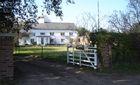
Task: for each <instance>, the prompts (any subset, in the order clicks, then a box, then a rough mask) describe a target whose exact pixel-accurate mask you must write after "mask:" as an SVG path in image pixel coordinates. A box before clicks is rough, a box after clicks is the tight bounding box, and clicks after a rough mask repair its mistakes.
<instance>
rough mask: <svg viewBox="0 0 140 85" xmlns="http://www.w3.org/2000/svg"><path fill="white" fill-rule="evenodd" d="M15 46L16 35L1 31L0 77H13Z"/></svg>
mask: <svg viewBox="0 0 140 85" xmlns="http://www.w3.org/2000/svg"><path fill="white" fill-rule="evenodd" d="M13 48H14V35H13V34H9V33H0V79H3V78H8V79H13V74H14V64H13V63H14V61H13Z"/></svg>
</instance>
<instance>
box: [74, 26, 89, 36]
mask: <svg viewBox="0 0 140 85" xmlns="http://www.w3.org/2000/svg"><path fill="white" fill-rule="evenodd" d="M76 30H77V31H78V35H79V36H86V34H87V33H89V31H88V30H87V29H86V28H84V27H80V28H78V29H76Z"/></svg>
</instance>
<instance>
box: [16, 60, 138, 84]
mask: <svg viewBox="0 0 140 85" xmlns="http://www.w3.org/2000/svg"><path fill="white" fill-rule="evenodd" d="M15 65H16V67H17V69H18V70H19V72H18V73H20V75H19V74H16V75H17V76H18V77H17V78H16V80H17V82H16V85H140V75H122V74H121V75H120V74H103V73H97V72H92V71H84V70H82V68H80V67H74V66H72V65H66V64H62V63H57V62H51V61H44V60H35V61H17V62H16V63H15Z"/></svg>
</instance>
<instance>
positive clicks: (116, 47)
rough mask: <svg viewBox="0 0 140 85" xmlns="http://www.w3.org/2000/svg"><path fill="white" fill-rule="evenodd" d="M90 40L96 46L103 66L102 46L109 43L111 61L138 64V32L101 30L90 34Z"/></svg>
mask: <svg viewBox="0 0 140 85" xmlns="http://www.w3.org/2000/svg"><path fill="white" fill-rule="evenodd" d="M90 40H91V41H92V42H93V44H95V43H96V44H97V46H98V56H99V61H100V62H101V64H102V66H103V63H104V62H103V58H104V56H105V55H102V53H103V51H104V50H103V47H104V46H105V45H111V46H112V48H111V56H110V57H111V59H110V61H108V62H111V64H113V65H118V64H140V62H139V60H140V55H139V53H140V33H129V34H125V33H112V32H106V31H101V32H97V33H91V34H90Z"/></svg>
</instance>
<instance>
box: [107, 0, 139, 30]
mask: <svg viewBox="0 0 140 85" xmlns="http://www.w3.org/2000/svg"><path fill="white" fill-rule="evenodd" d="M109 23H110V25H111V26H112V28H116V30H117V32H130V31H132V30H134V29H135V28H136V26H135V25H136V24H137V23H139V24H140V0H128V11H127V12H125V13H124V12H122V11H120V12H116V11H115V12H114V13H113V14H112V15H111V16H110V19H109ZM137 25H138V24H137Z"/></svg>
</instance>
